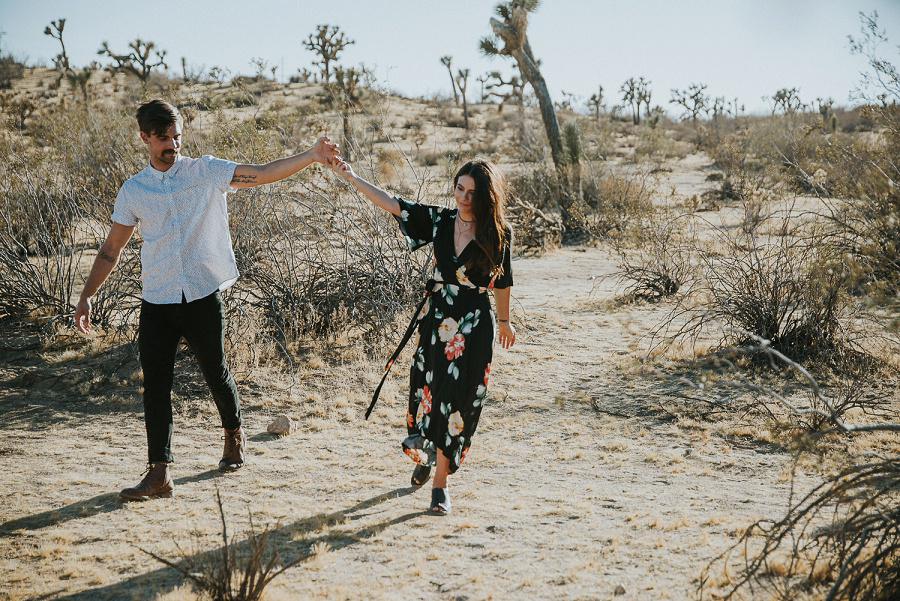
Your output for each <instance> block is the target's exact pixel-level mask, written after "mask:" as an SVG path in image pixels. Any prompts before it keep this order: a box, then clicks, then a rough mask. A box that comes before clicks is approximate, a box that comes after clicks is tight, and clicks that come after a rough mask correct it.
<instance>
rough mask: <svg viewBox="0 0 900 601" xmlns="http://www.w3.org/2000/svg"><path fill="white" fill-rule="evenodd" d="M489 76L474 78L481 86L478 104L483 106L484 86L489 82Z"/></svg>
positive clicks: (484, 98) (485, 97)
mask: <svg viewBox="0 0 900 601" xmlns="http://www.w3.org/2000/svg"><path fill="white" fill-rule="evenodd" d="M490 79H491V76H490V74H488V73H482V74H481V75H479V76H478V77H476V78H475V81H477V82H478V83H480V84H481V96H480V99H479V101H478V102H480V103H482V104H484V103H485V102H487V96H485V95H484V84H486V83H487V82H488V81H490Z"/></svg>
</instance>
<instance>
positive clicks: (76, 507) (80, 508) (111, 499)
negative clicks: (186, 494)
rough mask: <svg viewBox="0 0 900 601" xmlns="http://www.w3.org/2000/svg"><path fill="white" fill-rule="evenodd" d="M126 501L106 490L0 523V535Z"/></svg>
mask: <svg viewBox="0 0 900 601" xmlns="http://www.w3.org/2000/svg"><path fill="white" fill-rule="evenodd" d="M219 475H222V472H220V471H218V470H207V471H205V472H200V473H199V474H194V475H193V476H185V477H182V478H175V484H176V485H177V484H188V483H191V482H202V481H203V480H209V479H210V478H215V477H216V476H219ZM127 502H128V501H123V500H122V499H121V498H119V493H117V492H108V493H104V494H102V495H97V496H96V497H91V498H90V499H87V500H84V501H77V502H75V503H72V504H70V505H66V506H65V507H60V508H59V509H52V510H50V511H43V512H41V513H36V514H34V515H29V516H25V517H22V518H17V519H15V520H10V521H8V522H4V523H2V524H0V537H5V536H12V535H14V534H15V533H16V532H17V531H18V530H23V529H24V530H40V529H41V528H46V527H47V526H54V525H56V524H62V523H65V522H68V521H70V520H77V519H81V518H89V517H92V516H95V515H99V514H101V513H109V512H111V511H116V510H117V509H121V508H122V506H123V505H124V504H125V503H127Z"/></svg>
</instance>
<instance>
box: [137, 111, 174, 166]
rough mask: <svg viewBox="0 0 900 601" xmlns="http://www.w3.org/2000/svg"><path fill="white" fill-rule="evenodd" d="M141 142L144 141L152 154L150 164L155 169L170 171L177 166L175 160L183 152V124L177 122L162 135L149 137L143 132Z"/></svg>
mask: <svg viewBox="0 0 900 601" xmlns="http://www.w3.org/2000/svg"><path fill="white" fill-rule="evenodd" d="M141 140H143V141H144V144H146V145H147V150H148V151H149V152H150V163H151V164H153V165H154V167H157V166H163V167H165V169H168V168H169V167H171V166H172V165H174V164H175V159H176V158H178V152H179V151H180V150H181V124H180V123H178V122H176V123H175V124H174V125H172V126H171V127H169V129H167V130H166V131H164V132H162V133H160V134H152V135H149V136H148V135H147V134H146V133H144V132H141ZM157 164H158V165H157ZM165 169H161V170H162V171H164V170H165Z"/></svg>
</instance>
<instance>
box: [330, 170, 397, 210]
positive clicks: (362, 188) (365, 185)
mask: <svg viewBox="0 0 900 601" xmlns="http://www.w3.org/2000/svg"><path fill="white" fill-rule="evenodd" d="M328 166H329V167H331V169H332V170H333V171H334V172H335V173H337V174H338V175H340V176H341V177H343V178H344V179H345V180H347V181H348V182H350V183H351V184H353V186H354V187H355V188H356V189H357V190H359V192H360V193H361V194H362V195H363V196H365V197H366V198H368V199H369V200H371V201H372V203H373V204H375V205H376V206H378V207H381V208H382V209H384V210H385V211H387V212H388V213H391V214H392V215H396V216H397V217H399V216H400V203H399V202H397V199H396V198H394V197H393V196H391V195H390V194H388V193H387V192H385V191H384V190H382V189H381V188H379V187H378V186H376V185H374V184H371V183H369V182H367V181H366V180H364V179H363V178H361V177H359V176H358V175H356V173H354V171H353V168H352V167H351V166H350V165H349V164H348V163H347V162H346V161H345V160H344V159H342V158H340V157H337V158H334V159H332V160H331V161H330V162H329V163H328Z"/></svg>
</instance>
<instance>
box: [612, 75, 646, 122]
mask: <svg viewBox="0 0 900 601" xmlns="http://www.w3.org/2000/svg"><path fill="white" fill-rule="evenodd" d="M649 84H650V82H649V81H646V80H645V79H644V78H643V77H640V78H638V79H635V78H633V77H629V78H628V80H626V81H625V83H623V84H622V87H621V88H619V89H620V90H621V92H622V101H623V102H624V103H625V104H627V105H629V106H631V120H632V122H633V123H634V124H635V125H640V123H641V105H643V104H646V105H647V113H648V114H649V113H650V96H651V92H650V88H649Z"/></svg>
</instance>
